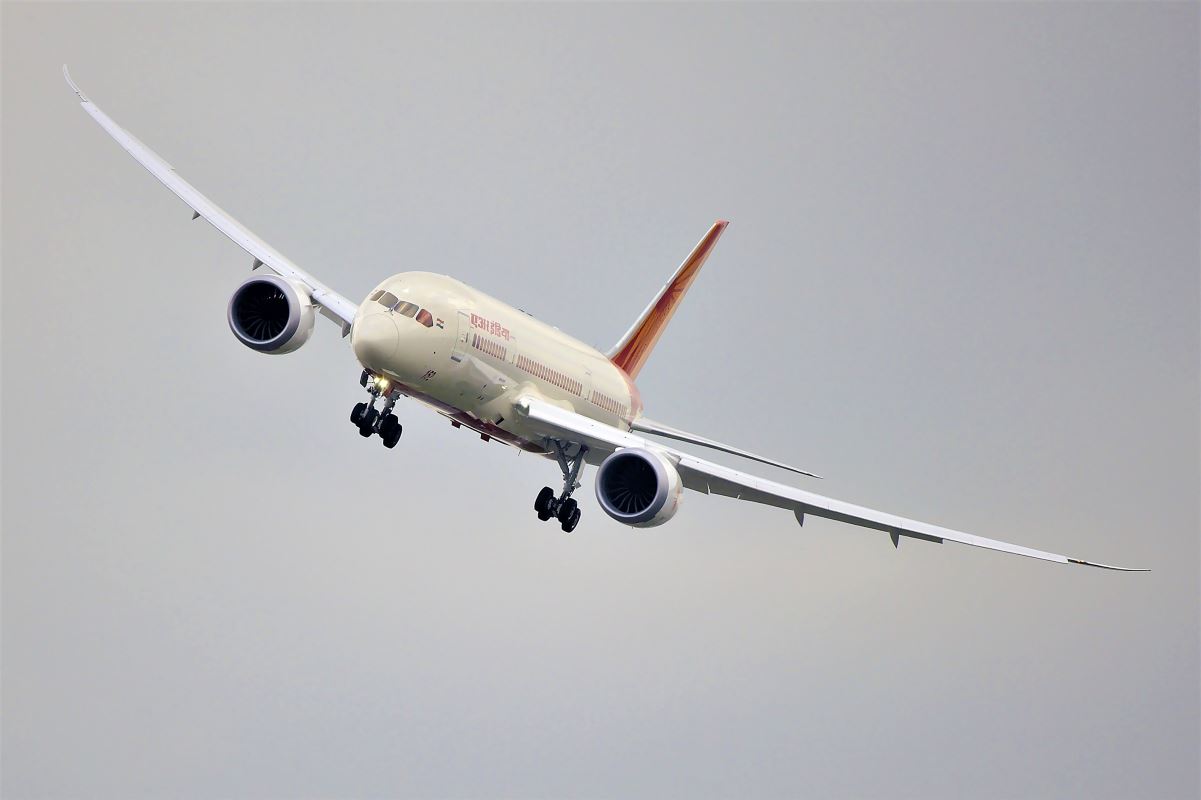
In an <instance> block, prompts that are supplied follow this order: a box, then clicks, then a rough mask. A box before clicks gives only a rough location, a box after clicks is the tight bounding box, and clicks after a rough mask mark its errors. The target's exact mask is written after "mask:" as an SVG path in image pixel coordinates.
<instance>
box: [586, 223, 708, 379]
mask: <svg viewBox="0 0 1201 800" xmlns="http://www.w3.org/2000/svg"><path fill="white" fill-rule="evenodd" d="M729 224H730V223H729V222H726V221H725V220H724V219H719V220H718V221H717V222H715V223H713V227H712V228H710V229H709V232H708V233H706V234H705V237H704V238H703V239H701V240H700V241H699V242H697V245H696V247H694V248H693V249H692V252H691V253H689V254H688V258H686V259H684V263H683V264H681V265H680V268H679V269H677V270H676V271H675V274H674V275H672V276H671V280H669V281H668V282H667V285H666V286H664V287H663V288H662V289H660V290H659V293H658V294H657V295H655V299H654V300H651V302H650V305H648V306H647V307H646V309H645V310H644V311H643V312H642V315H641V316H639V317H638V320H637V321H636V322H635V323H634V324H633V325H632V326H631V327H630V329H629V330H628V331H626V335H625V336H623V337H621V341H619V342H618V343H617V344H616V345H614V346H613V349H612V350H610V351H609V352H608V353H606V354H605V355H607V356H608V357H609V360H610V361H612V362H613V363H614V364H616V365H617V366H619V367H621V368H622V369H623V370H625V373H626V374H627V375H629V376H630V377H631V378H635V377H637V376H638V372H639V371H640V370H641V369H642V366H643V364H645V363H646V360H647V358H649V357H650V354H651V350H653V349H654V347H655V343H656V342H658V341H659V337H660V336H662V335H663V329H664V328H666V327H667V323H668V322H670V321H671V315H672V314H674V313H676V307H677V306H679V305H680V301H681V300H683V299H684V294H685V292H687V291H688V287H689V286H691V285H692V281H693V280H695V279H696V276H697V273H699V272H700V271H701V267H702V266H703V265H704V263H705V259H707V258H708V257H709V253H711V252H713V246H714V245H716V244H717V240H718V238H719V237H720V236H721V234H722V231H724V230H725V229H726V226H727V225H729Z"/></svg>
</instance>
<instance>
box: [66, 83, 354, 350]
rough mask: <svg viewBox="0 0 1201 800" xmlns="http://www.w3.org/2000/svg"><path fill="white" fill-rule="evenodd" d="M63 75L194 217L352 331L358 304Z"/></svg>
mask: <svg viewBox="0 0 1201 800" xmlns="http://www.w3.org/2000/svg"><path fill="white" fill-rule="evenodd" d="M63 77H64V78H66V79H67V83H68V84H69V85H70V87H71V89H72V90H74V92H75V94H77V95H79V102H80V104H81V105H82V106H83V110H84V111H86V112H88V114H90V115H91V116H92V119H94V120H96V122H97V123H99V125H100V127H101V128H104V130H105V131H107V132H108V135H109V136H111V137H113V139H115V140H116V142H117V144H119V145H121V147H123V148H125V151H126V152H127V153H129V154H130V155H131V156H133V157H134V159H135V160H136V161H137V162H138V163H139V164H141V165H142V166H143V167H145V168H146V169H147V170H149V171H150V174H151V175H153V176H154V177H156V178H158V179H159V181H160V182H161V183H162V184H163V186H166V187H167V188H168V189H170V190H171V191H172V192H174V193H175V195H176V196H177V197H178V198H179V199H180V200H183V201H184V202H185V203H187V204H188V207H189V208H191V209H192V211H193V212H195V213H194V214H193V218H195V217H197V216H199V217H204V218H205V219H206V220H208V221H209V222H210V223H212V226H213V227H214V228H216V229H217V230H219V231H221V232H222V233H224V234H225V235H226V236H228V237H229V238H230V239H232V240H233V241H234V242H235V243H236V244H237V245H238V246H239V247H241V248H242V249H243V250H245V251H246V252H247V253H249V254H250V255H252V256H254V259H255V262H256V263H255V266H256V267H257V266H259V265H260V264H261V265H264V266H266V267H268V268H269V269H270V270H271V271H272V272H274V273H275V274H277V275H280V276H281V277H284V278H288V279H290V280H293V281H296V282H298V283H301V284H304V285H305V286H307V287H308V289H309V293H310V295H311V297H312V299H313V302H314V303H315V304H316V305H318V306H320V308H321V313H322V314H323V315H324V316H326V317H328V318H329V319H331V320H333V321H335V322H337V323H339V324H340V325H341V326H342V335H343V336H345V335H346V334H347V333H349V332H350V325H351V323H352V322H354V315H355V311H356V309H357V308H358V304H356V303H352V302H351V301H349V300H347V299H346V298H345V297H343V296H342V295H340V294H338V293H337V292H335V291H334V290H332V289H330V288H329V287H328V286H326V285H325V284H324V283H322V282H321V281H319V280H317V279H316V278H314V277H313V276H312V275H310V274H308V273H307V272H305V271H304V270H302V269H301V268H300V267H298V266H296V265H295V264H293V263H292V262H291V261H290V260H289V259H288V258H287V257H286V256H284V255H283V254H282V253H280V252H279V251H278V250H276V249H275V248H274V247H272V246H271V245H269V244H267V243H266V242H264V241H263V240H262V239H260V238H259V237H257V236H255V235H254V234H253V233H252V232H251V231H250V230H249V229H247V228H246V227H245V226H244V225H242V223H240V222H238V221H237V220H236V219H234V218H233V217H231V216H230V215H229V214H228V213H226V212H225V211H223V210H222V209H221V207H220V206H218V205H217V204H216V203H214V202H213V201H212V200H209V199H208V198H207V197H205V196H204V195H203V194H201V193H200V192H199V191H198V190H197V189H196V187H194V186H193V185H192V184H190V183H188V182H187V181H185V180H184V179H183V178H181V177H180V176H179V175H177V174H176V172H175V168H174V167H172V166H171V165H170V164H168V163H167V162H166V161H164V160H163V158H162V157H161V156H159V155H158V154H157V153H155V152H154V151H153V150H151V149H150V148H149V147H147V146H146V145H144V144H142V143H141V142H140V141H138V139H137V137H135V136H134V135H133V134H131V133H130V132H129V131H127V130H125V129H124V128H122V127H121V126H120V125H118V124H117V123H116V122H114V121H113V120H112V118H111V117H109V116H108V114H105V113H104V112H103V111H101V110H100V107H99V106H97V105H96V104H95V103H93V102H92V101H91V100H89V99H88V97H87V95H85V94H84V93H83V92H82V91H80V89H79V87H78V86H76V85H75V82H74V81H73V80H71V74H70V73H69V72H67V68H66V66H65V65H64V66H63Z"/></svg>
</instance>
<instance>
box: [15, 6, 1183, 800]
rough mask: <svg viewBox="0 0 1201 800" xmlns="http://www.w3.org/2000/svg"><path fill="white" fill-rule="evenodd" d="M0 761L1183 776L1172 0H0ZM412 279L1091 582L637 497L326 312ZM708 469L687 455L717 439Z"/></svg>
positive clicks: (373, 772)
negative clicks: (397, 384) (231, 221)
mask: <svg viewBox="0 0 1201 800" xmlns="http://www.w3.org/2000/svg"><path fill="white" fill-rule="evenodd" d="M2 13H3V20H2V21H3V33H2V36H3V41H2V44H3V56H2V58H3V62H2V66H3V78H2V81H3V175H2V178H3V229H2V234H3V236H2V238H3V244H2V247H3V249H2V256H3V335H2V337H0V338H2V346H3V498H2V499H3V541H2V543H3V554H2V555H3V574H2V579H3V580H2V591H3V597H2V600H3V619H2V622H3V664H2V680H3V685H2V689H3V696H2V701H3V709H2V713H0V724H2V734H3V741H2V745H3V765H2V766H3V769H2V781H3V783H2V786H0V788H2V791H3V795H4V796H5V797H6V798H7V797H11V798H68V797H94V798H123V799H124V798H162V797H178V798H190V797H196V798H207V797H228V798H267V797H441V796H453V797H487V796H505V797H655V798H661V797H672V796H674V797H796V796H813V797H828V798H875V797H879V798H898V797H913V798H923V800H929V799H931V798H944V797H945V798H963V797H980V798H1017V797H1021V798H1033V797H1069V796H1070V797H1090V798H1107V797H1112V798H1131V797H1144V798H1187V797H1196V796H1197V795H1198V791H1199V786H1198V770H1199V765H1198V760H1199V756H1198V753H1199V750H1201V741H1199V730H1198V726H1199V716H1201V712H1199V696H1198V694H1199V688H1198V687H1199V683H1201V680H1199V674H1198V659H1199V647H1201V644H1199V639H1198V597H1199V596H1201V593H1199V588H1198V564H1199V551H1198V539H1199V534H1198V530H1199V513H1198V486H1199V485H1201V465H1199V458H1198V446H1199V442H1201V431H1199V380H1198V377H1199V376H1198V373H1199V369H1201V367H1199V364H1201V348H1199V342H1198V338H1199V330H1201V319H1199V310H1198V308H1199V272H1201V268H1199V264H1201V256H1199V240H1201V235H1199V234H1201V231H1199V227H1201V202H1199V199H1198V198H1199V196H1201V190H1199V182H1201V177H1199V175H1201V167H1199V159H1201V136H1199V131H1198V116H1199V115H1198V103H1199V100H1198V98H1199V97H1201V86H1199V80H1198V65H1199V64H1201V52H1199V47H1198V6H1197V4H1121V3H1108V4H1086V5H1072V4H1035V3H1021V4H1016V3H1007V4H1000V5H976V4H972V5H970V6H952V5H946V4H936V5H921V4H906V5H881V6H873V5H853V6H851V5H813V6H808V5H806V6H782V5H773V6H747V7H733V6H728V5H711V6H695V5H670V6H630V5H621V6H597V5H589V6H551V5H536V6H487V7H476V6H453V7H445V8H443V7H437V8H435V7H425V6H396V5H370V6H337V7H335V6H323V5H289V4H274V5H262V6H247V5H237V4H206V5H128V6H107V5H101V4H88V5H66V4H61V5H20V4H12V3H6V4H4V6H3V12H2ZM64 62H67V63H69V64H70V65H71V68H72V73H73V75H74V77H75V78H76V80H77V81H78V82H79V83H80V85H81V86H82V87H83V89H84V90H85V91H86V92H88V93H89V94H90V95H91V96H92V98H93V99H94V100H96V101H97V102H98V104H99V105H100V106H101V107H102V108H104V109H105V111H107V112H108V113H109V114H111V115H112V116H113V117H114V118H115V119H116V120H118V122H120V123H121V124H122V125H124V126H125V127H127V128H129V129H130V130H131V131H132V132H134V133H135V135H137V136H138V137H139V138H141V139H143V140H144V141H145V142H147V143H148V144H149V145H150V146H151V147H153V148H154V149H155V150H157V151H158V152H159V153H161V154H162V155H163V156H164V157H165V158H166V159H168V160H169V161H170V162H171V163H172V164H174V165H175V167H176V168H177V169H178V170H179V172H180V173H181V174H182V175H184V176H185V177H186V178H188V179H189V180H191V181H192V182H193V183H195V184H196V185H197V186H198V187H199V188H200V189H201V190H202V191H204V192H205V193H207V194H209V195H210V196H211V197H212V198H213V199H214V200H216V201H217V202H218V203H220V204H221V205H223V206H224V207H225V208H227V209H228V210H230V211H231V212H232V213H234V214H235V215H236V216H237V217H238V218H239V219H240V220H241V221H242V222H244V223H246V224H247V225H248V226H249V227H251V228H252V229H253V230H255V231H256V232H257V233H258V234H259V235H261V236H262V237H263V238H265V239H266V240H268V241H269V242H271V243H272V244H274V245H275V246H276V247H278V248H280V249H281V250H282V251H283V252H285V253H287V254H288V255H289V256H290V257H291V258H292V259H293V260H295V261H296V262H297V263H298V264H300V265H301V266H302V267H303V268H305V269H307V270H309V271H311V272H312V273H314V274H315V275H317V276H319V277H320V278H321V279H322V280H323V281H326V282H327V283H329V284H330V285H332V286H333V287H335V288H336V289H337V290H339V291H341V292H343V293H345V294H346V295H347V296H349V297H352V298H355V299H356V300H357V299H358V298H360V297H362V296H363V295H364V294H365V293H366V292H367V291H368V290H369V289H370V288H371V287H372V286H373V285H375V284H376V283H377V282H378V281H379V280H381V279H382V278H383V277H385V276H387V275H389V274H391V273H393V272H397V271H402V270H409V269H429V270H434V271H438V272H445V273H447V274H450V275H454V276H455V277H458V278H460V279H462V280H465V281H467V282H468V283H470V284H472V285H475V286H477V287H479V288H480V289H482V290H484V291H487V292H490V293H493V294H495V295H497V296H498V297H500V298H502V299H504V300H506V301H509V302H512V303H514V304H516V305H519V306H522V307H524V308H526V309H527V310H529V311H531V312H532V313H534V314H536V315H538V316H540V317H541V318H543V319H546V320H547V321H549V322H551V323H552V324H555V325H558V326H559V327H561V328H563V329H565V330H569V331H571V332H573V333H575V334H576V335H578V336H580V337H581V338H582V339H584V340H585V341H588V342H590V343H593V344H596V345H599V346H607V345H609V344H611V343H612V341H614V340H615V339H616V338H617V337H618V336H620V334H621V333H622V332H623V331H624V330H625V329H626V327H627V326H628V324H629V323H630V321H631V320H632V318H633V317H634V316H635V315H636V314H637V313H638V312H639V311H640V310H641V308H642V307H643V305H644V304H645V303H646V301H647V300H648V299H649V297H650V296H651V295H652V294H653V293H654V292H655V291H656V290H657V289H658V288H659V286H660V285H661V283H662V281H663V279H664V278H665V277H666V276H667V275H668V274H669V273H670V272H671V270H672V269H674V268H675V266H676V265H677V264H678V263H679V261H680V260H681V259H682V258H683V257H684V255H685V254H686V253H687V252H688V251H689V249H690V248H691V247H692V246H693V244H694V243H695V242H696V241H697V240H698V239H699V238H700V236H701V235H702V234H703V233H704V232H705V230H706V229H707V228H708V227H709V225H710V224H711V223H712V222H713V220H714V219H717V218H719V217H723V218H728V219H730V220H731V221H732V224H731V226H730V228H729V230H728V231H727V232H726V234H725V236H724V237H723V239H722V241H721V242H720V244H719V245H718V247H717V249H716V250H715V251H714V254H713V256H712V257H711V258H710V260H709V262H708V263H707V265H706V267H705V269H704V271H703V272H702V274H701V276H700V278H699V279H698V280H697V282H696V283H695V284H694V286H693V289H692V291H691V293H690V295H689V297H688V299H687V301H686V302H685V303H684V305H683V306H682V307H681V310H680V311H679V313H678V314H677V315H676V318H675V320H674V321H673V323H672V325H671V327H670V328H669V330H668V332H667V333H666V335H665V336H664V337H663V339H662V340H661V342H660V344H659V346H658V348H657V350H656V351H655V353H654V355H653V356H652V357H651V359H650V361H649V363H648V365H647V367H646V369H645V370H644V372H643V373H642V377H641V379H640V381H639V383H640V386H641V389H642V393H643V396H644V399H645V400H646V406H647V413H648V415H650V416H651V417H653V418H655V419H658V420H661V421H663V422H666V423H668V424H671V425H675V426H678V427H683V428H685V429H689V430H693V431H696V432H698V433H702V434H704V435H708V436H712V437H714V438H717V439H720V440H723V441H728V442H730V443H732V444H735V445H737V446H741V447H745V448H748V449H751V450H754V451H759V452H763V453H765V454H766V455H769V456H772V457H776V458H780V459H783V460H785V461H788V462H791V463H796V464H798V465H799V466H801V467H803V468H806V469H812V470H814V471H816V472H819V473H821V474H823V475H826V476H827V479H826V480H825V481H821V482H815V481H810V480H808V479H805V478H802V477H800V476H795V475H789V474H787V473H777V472H773V471H772V470H771V468H770V467H761V466H757V465H747V466H746V468H747V469H749V470H751V471H753V472H756V473H759V474H763V475H769V476H770V477H773V478H776V479H778V480H784V481H794V480H795V481H796V483H797V484H798V485H803V486H805V487H806V488H810V489H814V490H816V491H821V492H824V493H827V494H830V495H832V496H834V497H838V498H841V499H845V500H849V501H853V502H858V503H863V504H866V505H869V506H872V507H874V508H880V509H884V510H887V511H892V512H895V513H899V514H904V515H906V516H911V517H915V518H918V519H922V520H927V521H930V522H934V523H938V524H943V525H948V526H951V527H955V528H958V529H960V530H965V531H969V532H972V533H976V534H980V535H984V536H991V537H996V538H1001V539H1006V540H1009V541H1014V542H1017V543H1020V544H1025V545H1029V546H1033V547H1038V548H1043V549H1047V550H1051V551H1054V552H1063V553H1067V554H1069V555H1072V556H1076V557H1081V558H1088V559H1093V560H1097V561H1103V562H1111V563H1119V564H1130V565H1133V566H1147V567H1151V568H1153V570H1154V571H1153V572H1151V573H1149V574H1133V575H1128V574H1119V573H1112V572H1104V571H1100V570H1091V569H1085V568H1079V567H1067V566H1060V565H1053V564H1046V563H1040V562H1036V561H1032V560H1028V559H1022V558H1017V557H1012V556H1005V555H1001V554H997V553H990V552H986V551H983V550H976V549H973V548H967V547H961V546H956V545H952V544H947V545H944V546H941V547H940V546H937V545H934V544H929V543H925V542H918V541H905V542H902V543H901V547H900V549H899V551H898V550H894V549H893V548H892V545H891V543H890V542H889V541H888V538H887V537H886V536H884V535H882V534H878V533H873V532H868V531H863V530H859V529H855V528H850V527H847V526H841V525H838V524H836V523H833V522H827V521H823V520H816V519H815V520H812V521H811V522H808V523H807V524H806V525H805V527H804V528H803V529H802V528H799V527H798V526H797V525H796V522H795V520H794V519H793V517H792V516H791V515H790V514H787V513H785V512H782V511H779V510H776V509H771V508H766V507H760V506H754V505H750V504H740V503H737V502H735V501H732V500H729V499H725V498H717V497H704V496H700V495H689V496H687V497H685V498H684V503H683V506H682V510H681V511H680V513H679V515H678V516H677V517H676V518H675V519H674V520H673V521H672V522H671V523H669V524H667V525H665V526H663V527H661V528H657V529H654V530H651V531H633V530H629V529H626V528H624V527H622V526H620V525H618V524H617V523H615V522H613V521H611V520H609V519H608V518H607V517H606V516H605V515H604V514H603V512H601V510H600V509H599V507H598V505H597V503H596V501H595V498H594V497H593V495H592V484H591V473H590V474H589V475H588V476H587V477H586V479H585V487H584V489H583V490H582V491H581V493H580V498H581V506H582V509H583V520H582V522H581V523H580V526H579V528H578V529H577V531H576V532H575V533H574V534H572V535H570V536H567V535H564V534H563V533H562V532H561V531H559V529H558V528H557V527H552V526H551V525H550V524H549V523H548V524H542V523H539V522H538V521H537V519H536V518H535V515H534V512H533V510H532V507H531V505H532V501H533V498H534V495H535V494H536V493H537V491H538V489H539V488H540V487H542V486H543V485H547V484H554V483H555V482H556V480H557V477H558V470H557V468H556V467H555V466H554V465H553V463H551V462H549V461H544V460H540V459H538V458H535V457H531V456H529V455H528V454H527V455H523V456H520V457H518V455H517V453H516V451H514V450H511V449H509V448H506V447H504V446H502V445H499V444H497V443H489V444H484V443H482V442H481V441H480V440H479V438H478V437H475V436H472V435H470V434H468V433H466V432H464V431H456V430H453V429H452V428H451V427H450V425H448V424H447V423H446V421H445V420H444V419H443V418H441V417H439V416H437V415H436V414H433V413H432V412H430V411H427V410H425V409H423V408H421V407H419V406H417V405H416V404H413V403H405V404H402V405H400V406H398V408H397V411H398V413H399V415H400V417H401V420H402V422H403V423H404V426H405V433H404V438H403V439H402V440H401V443H400V445H399V446H398V447H397V448H396V449H395V450H391V451H389V450H386V449H385V448H383V447H382V446H380V443H379V440H378V439H371V440H364V439H361V438H360V437H359V436H358V435H357V433H356V432H355V430H354V428H352V427H351V425H350V424H349V422H348V415H349V412H350V409H351V406H353V405H354V404H355V403H356V402H358V401H359V400H360V399H362V397H363V396H364V395H363V393H362V390H361V388H360V387H359V385H358V382H357V378H358V371H359V370H358V367H357V366H356V364H355V362H354V359H353V356H352V355H351V353H350V351H349V348H348V347H347V342H346V341H344V340H342V339H340V338H339V337H338V336H337V331H336V329H335V328H334V326H332V325H329V324H327V323H325V322H318V326H319V327H318V330H317V331H316V333H315V335H314V336H313V339H312V340H311V341H310V342H309V343H308V344H307V345H306V346H305V347H304V348H303V349H302V350H301V351H299V352H297V353H294V354H292V355H289V356H286V357H267V356H263V355H260V354H258V353H255V352H252V351H251V350H249V349H246V348H244V347H242V346H241V345H240V344H238V343H237V341H236V340H235V339H234V338H233V336H232V335H231V334H230V332H229V330H228V328H227V326H226V322H225V303H226V301H227V299H228V297H229V294H230V292H232V291H233V289H234V288H235V287H236V286H237V285H238V282H239V281H240V280H242V279H243V277H244V276H245V275H246V274H247V271H248V269H249V266H250V263H249V262H250V257H249V256H247V255H245V254H244V253H243V252H242V251H240V250H239V249H238V248H237V247H236V246H235V245H233V244H231V243H230V242H228V241H226V240H225V239H223V238H222V237H221V236H220V235H219V234H218V233H217V232H216V231H214V230H213V229H212V228H211V227H209V226H208V225H206V224H204V223H203V222H190V221H189V212H188V210H187V209H186V208H185V207H184V206H183V205H182V204H181V203H180V202H179V201H178V200H176V199H175V198H174V197H172V196H171V195H170V193H169V192H167V191H166V190H165V189H163V188H162V187H161V186H159V185H158V183H157V182H156V181H154V179H153V178H151V177H150V176H149V175H148V174H147V173H145V172H144V171H143V170H141V168H139V167H138V166H137V164H136V163H134V162H133V161H132V160H131V159H130V158H129V157H128V156H127V155H126V154H125V153H124V152H122V151H121V150H120V149H119V148H118V147H117V146H116V145H115V144H114V143H113V142H112V141H110V140H109V139H108V137H107V136H105V134H104V133H103V132H102V131H101V130H100V129H99V128H98V127H97V126H96V125H95V123H94V122H93V121H92V120H91V119H89V118H88V116H87V115H86V114H85V113H84V112H83V111H81V110H80V109H79V107H78V104H77V103H76V102H75V99H74V96H73V95H72V94H71V93H70V91H69V90H68V89H67V87H66V86H65V85H64V83H63V81H62V78H61V75H60V71H59V70H60V66H61V64H63V63H64ZM719 460H722V461H724V462H726V463H732V464H737V463H738V462H737V460H736V459H727V458H724V457H723V458H720V459H719Z"/></svg>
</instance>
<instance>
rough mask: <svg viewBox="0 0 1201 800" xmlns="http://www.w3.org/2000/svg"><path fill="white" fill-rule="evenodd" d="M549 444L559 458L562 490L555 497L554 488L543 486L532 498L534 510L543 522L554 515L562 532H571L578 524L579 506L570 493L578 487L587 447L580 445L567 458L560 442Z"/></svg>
mask: <svg viewBox="0 0 1201 800" xmlns="http://www.w3.org/2000/svg"><path fill="white" fill-rule="evenodd" d="M551 446H553V447H554V448H555V457H556V458H557V459H558V460H559V468H560V469H561V470H563V492H562V494H560V495H559V496H558V497H555V490H554V489H552V488H550V487H549V486H543V487H542V491H540V492H538V497H537V498H535V500H534V511H536V512H538V519H540V520H542V521H543V522H546V520H548V519H550V518H551V517H554V518H555V519H557V520H558V521H559V527H561V528H562V529H563V532H564V533H571V532H572V531H574V530H575V527H576V525H579V524H580V507H579V504H578V503H577V502H576V501H575V500H573V499H572V497H571V493H572V492H574V491H575V490H576V489H578V488H579V487H580V473H581V472H582V471H583V469H584V456H585V454H587V452H588V448H587V447H585V446H583V445H580V446H579V452H577V453H576V454H575V456H573V457H571V458H568V456H567V453H566V450H565V448H564V447H563V445H562V443H560V442H557V441H553V442H551Z"/></svg>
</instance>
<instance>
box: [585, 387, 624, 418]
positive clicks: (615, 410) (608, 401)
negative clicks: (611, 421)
mask: <svg viewBox="0 0 1201 800" xmlns="http://www.w3.org/2000/svg"><path fill="white" fill-rule="evenodd" d="M589 399H590V400H591V401H592V402H593V403H594V404H595V405H597V406H600V407H601V408H603V409H604V410H605V411H608V412H609V413H610V414H616V415H617V416H619V417H624V416H625V415H626V407H625V406H624V405H622V404H621V403H619V402H617V401H616V400H614V399H613V398H612V397H609V396H608V395H604V394H601V393H600V392H595V391H594V392H593V393H592V397H590V398H589Z"/></svg>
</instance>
